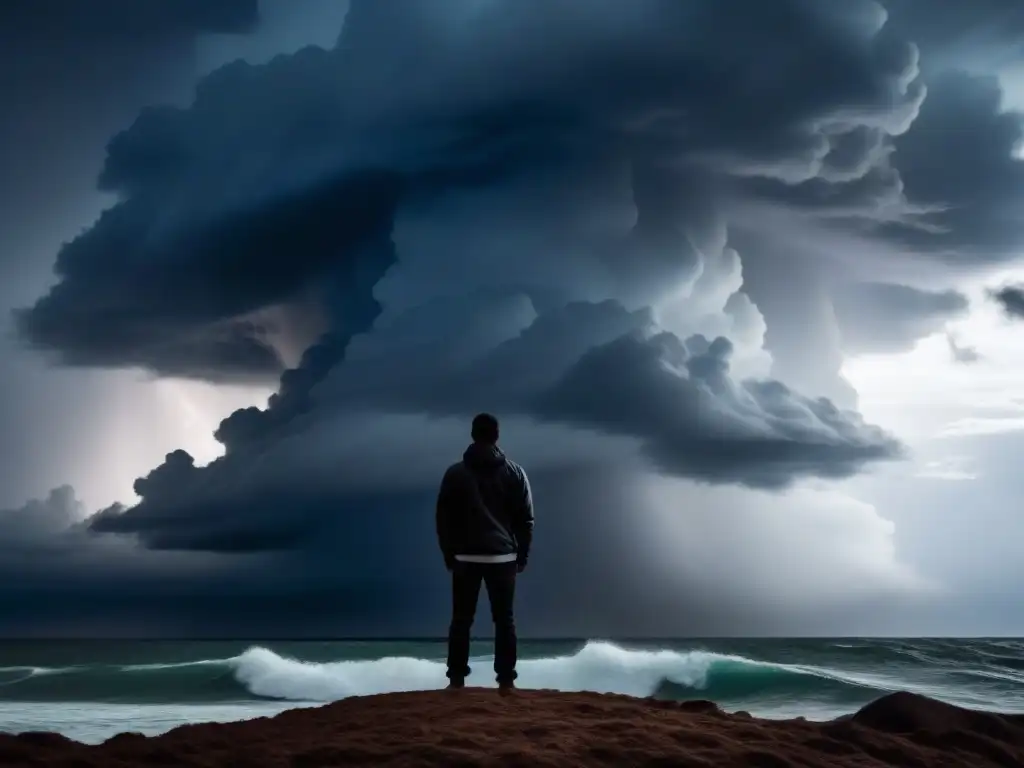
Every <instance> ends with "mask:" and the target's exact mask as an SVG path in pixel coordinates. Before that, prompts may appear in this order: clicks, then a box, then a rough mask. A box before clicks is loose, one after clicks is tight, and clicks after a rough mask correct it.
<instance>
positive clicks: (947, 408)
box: [843, 272, 1024, 446]
mask: <svg viewBox="0 0 1024 768" xmlns="http://www.w3.org/2000/svg"><path fill="white" fill-rule="evenodd" d="M1016 276H1019V273H1018V274H1015V273H1012V272H1008V273H1000V274H995V275H985V276H984V277H983V278H982V279H981V280H979V281H977V282H975V283H974V284H972V285H969V286H963V287H962V290H963V291H964V293H965V294H966V295H967V296H968V298H969V299H970V302H971V309H970V311H969V312H968V313H967V315H966V316H965V317H963V318H962V319H958V320H955V321H951V322H950V323H949V324H948V325H947V331H948V332H949V334H950V337H947V336H946V335H945V334H944V333H938V334H935V335H932V336H929V337H928V338H926V339H922V340H921V341H919V342H918V343H917V345H916V346H915V347H914V349H913V350H912V351H910V352H907V353H905V354H896V355H863V356H858V357H853V358H850V359H848V360H847V361H846V362H845V364H844V366H843V375H844V376H845V377H846V378H847V380H849V382H850V383H851V384H852V385H853V386H854V387H855V388H856V390H857V392H858V393H859V395H860V403H859V404H860V408H861V410H862V412H863V413H864V415H865V417H866V418H867V419H869V420H871V421H875V422H877V423H880V424H884V425H885V426H886V427H887V428H889V429H892V430H894V431H895V432H896V433H897V434H899V435H900V436H901V437H903V438H904V439H906V440H907V441H908V442H909V443H910V444H911V445H912V446H920V445H921V444H922V443H925V442H927V441H930V440H933V439H935V438H941V437H948V436H954V435H956V436H964V435H969V434H993V433H998V432H1007V431H1019V430H1024V395H1022V393H1024V333H1022V330H1024V327H1022V325H1021V323H1020V321H1014V320H1011V319H1009V318H1007V317H1006V316H1005V315H1004V314H1003V312H1002V310H1001V309H1000V307H999V305H998V304H996V303H995V302H993V301H992V300H991V299H990V298H989V297H988V296H987V295H986V290H987V289H988V288H991V287H992V286H998V285H1001V284H1003V283H1005V282H1011V281H1013V280H1014V278H1015V277H1016ZM949 338H952V339H954V340H955V343H956V344H957V345H958V346H959V347H960V348H963V349H966V348H971V349H973V350H975V351H976V352H977V354H978V359H977V360H976V361H974V362H969V363H964V362H957V361H956V360H955V359H954V355H953V353H952V351H951V349H950V341H949Z"/></svg>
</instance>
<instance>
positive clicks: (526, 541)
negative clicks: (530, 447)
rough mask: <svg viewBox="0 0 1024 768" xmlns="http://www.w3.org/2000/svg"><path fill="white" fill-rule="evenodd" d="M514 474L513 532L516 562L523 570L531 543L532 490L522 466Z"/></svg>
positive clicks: (528, 556) (528, 557)
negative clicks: (516, 480) (516, 481)
mask: <svg viewBox="0 0 1024 768" xmlns="http://www.w3.org/2000/svg"><path fill="white" fill-rule="evenodd" d="M516 474H517V475H518V476H519V499H518V502H519V503H518V504H517V505H516V510H517V514H516V517H515V520H514V523H513V524H514V526H515V530H514V531H513V533H514V534H515V537H516V544H517V549H518V554H517V556H516V562H517V563H518V564H519V570H523V569H524V568H525V567H526V562H527V560H529V559H530V547H531V545H532V544H533V492H532V491H531V490H530V480H529V478H527V476H526V472H524V471H523V469H522V467H520V468H519V471H518V472H517V473H516Z"/></svg>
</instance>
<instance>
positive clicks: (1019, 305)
mask: <svg viewBox="0 0 1024 768" xmlns="http://www.w3.org/2000/svg"><path fill="white" fill-rule="evenodd" d="M989 295H990V296H991V297H992V300H993V301H994V302H996V304H998V305H999V306H1000V308H1001V309H1002V310H1003V312H1004V313H1005V314H1006V316H1007V317H1011V318H1014V319H1024V286H1020V285H1004V286H1003V287H1002V288H997V289H994V290H992V291H990V292H989Z"/></svg>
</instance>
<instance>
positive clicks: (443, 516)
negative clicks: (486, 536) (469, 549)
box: [437, 471, 455, 571]
mask: <svg viewBox="0 0 1024 768" xmlns="http://www.w3.org/2000/svg"><path fill="white" fill-rule="evenodd" d="M453 485H454V483H453V478H452V476H451V472H450V471H448V472H445V473H444V477H443V478H442V479H441V489H440V490H439V491H438V492H437V543H438V544H439V545H440V547H441V554H442V555H443V556H444V564H445V567H446V568H447V569H448V570H449V571H450V570H451V569H452V568H453V567H454V566H455V543H454V541H453V540H452V513H453V509H454V504H453V501H454V500H453V496H454V490H455V489H454V488H453V487H452V486H453Z"/></svg>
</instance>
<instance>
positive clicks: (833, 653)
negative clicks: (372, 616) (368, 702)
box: [0, 638, 1024, 743]
mask: <svg viewBox="0 0 1024 768" xmlns="http://www.w3.org/2000/svg"><path fill="white" fill-rule="evenodd" d="M474 653H475V655H474V660H473V662H472V663H473V673H472V675H471V677H470V680H469V683H470V684H471V685H482V686H490V685H493V676H492V673H491V668H490V663H491V662H490V658H489V657H488V655H487V654H488V643H487V642H486V641H482V642H480V643H478V644H477V647H476V648H475V651H474ZM444 654H445V646H444V643H443V642H441V641H437V640H425V641H386V642H385V641H296V642H285V641H280V642H279V641H249V642H246V641H173V642H172V641H132V642H127V641H95V640H92V641H32V642H27V641H25V642H2V643H0V731H7V732H14V733H17V732H22V731H37V730H46V731H56V732H59V733H62V734H64V735H66V736H68V737H70V738H73V739H76V740H79V741H84V742H87V743H99V742H101V741H103V740H105V739H107V738H109V737H111V736H113V735H114V734H116V733H119V732H122V731H136V732H140V733H144V734H147V735H152V734H157V733H161V732H163V731H166V730H169V729H171V728H173V727H175V726H177V725H181V724H184V723H189V722H204V721H227V720H241V719H245V718H251V717H258V716H262V715H271V714H275V713H277V712H280V711H282V710H284V709H288V708H291V707H303V706H315V705H317V704H320V703H324V702H329V701H334V700H337V699H341V698H345V697H347V696H362V695H368V694H374V693H385V692H392V691H409V690H422V689H432V688H440V687H443V686H444V684H445V683H446V680H445V677H444V661H443V660H444ZM520 659H521V661H520V667H519V669H520V678H519V684H520V686H521V687H524V688H557V689H560V690H564V691H602V692H616V693H624V694H629V695H633V696H655V697H662V698H668V699H712V700H713V701H715V702H717V703H718V704H719V705H721V706H722V707H723V708H725V709H727V710H746V711H748V712H751V713H752V714H755V715H759V716H762V717H772V718H788V717H795V716H798V715H802V716H804V717H807V718H809V719H817V720H825V719H830V718H833V717H836V716H838V715H842V714H846V713H849V712H853V711H854V710H856V709H858V708H860V707H861V706H862V705H864V704H865V703H867V702H869V701H871V700H872V699H875V698H877V697H879V696H881V695H883V694H886V693H889V692H891V691H897V690H907V691H913V692H916V693H921V694H924V695H927V696H931V697H933V698H937V699H942V700H945V701H948V702H951V703H954V704H959V705H962V706H966V707H971V708H974V709H990V710H996V711H1001V712H1024V640H1011V639H970V640H959V639H957V640H952V639H873V640H872V639H856V638H836V639H816V640H806V639H801V640H781V639H771V640H678V641H665V640H658V641H640V640H630V641H618V640H617V641H614V642H612V641H603V640H600V641H599V640H557V641H555V640H544V641H522V640H521V641H520Z"/></svg>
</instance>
